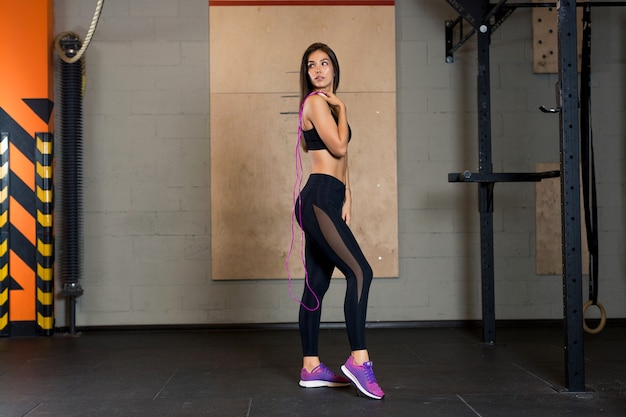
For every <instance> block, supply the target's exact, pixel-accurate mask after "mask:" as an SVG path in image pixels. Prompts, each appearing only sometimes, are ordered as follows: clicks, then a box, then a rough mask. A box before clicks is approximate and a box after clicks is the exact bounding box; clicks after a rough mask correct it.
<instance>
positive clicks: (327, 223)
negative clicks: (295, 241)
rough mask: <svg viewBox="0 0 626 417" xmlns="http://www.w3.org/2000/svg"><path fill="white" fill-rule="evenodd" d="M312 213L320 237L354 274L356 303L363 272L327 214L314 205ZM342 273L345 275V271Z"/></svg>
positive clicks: (359, 295)
mask: <svg viewBox="0 0 626 417" xmlns="http://www.w3.org/2000/svg"><path fill="white" fill-rule="evenodd" d="M313 211H314V212H315V217H316V219H317V223H318V225H319V228H320V230H321V232H322V235H324V239H326V242H327V243H328V245H329V246H330V247H331V248H332V250H333V251H334V252H335V253H336V254H337V256H338V257H339V258H340V259H341V260H342V261H343V262H345V264H346V265H347V266H348V268H350V269H351V270H352V272H353V273H354V277H355V279H356V283H357V302H359V301H361V292H362V291H363V271H362V270H361V267H360V265H359V263H358V262H357V260H356V259H355V258H354V256H353V255H352V253H351V252H350V250H349V249H348V247H347V246H346V244H345V243H344V242H343V239H342V238H341V235H340V234H339V231H338V230H337V228H336V227H335V224H334V223H333V221H332V220H331V218H330V217H329V216H328V214H326V213H325V212H324V210H322V209H321V208H319V207H317V206H315V205H314V206H313ZM342 272H344V273H345V271H342Z"/></svg>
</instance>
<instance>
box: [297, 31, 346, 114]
mask: <svg viewBox="0 0 626 417" xmlns="http://www.w3.org/2000/svg"><path fill="white" fill-rule="evenodd" d="M317 50H321V51H323V52H325V53H326V54H327V55H328V57H329V58H330V61H331V62H332V64H333V70H334V78H333V93H334V92H336V91H337V88H339V61H338V60H337V55H335V52H333V50H332V49H330V47H329V46H328V45H326V44H324V43H321V42H316V43H314V44H312V45H311V46H309V47H308V48H306V51H304V55H302V62H301V63H300V105H302V102H303V101H304V99H305V98H306V96H307V95H309V93H310V92H312V91H313V84H312V83H311V78H310V77H309V55H311V54H312V53H313V52H315V51H317Z"/></svg>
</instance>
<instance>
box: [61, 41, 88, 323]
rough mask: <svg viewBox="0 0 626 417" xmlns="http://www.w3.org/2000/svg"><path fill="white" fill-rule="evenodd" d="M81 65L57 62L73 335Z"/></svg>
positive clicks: (66, 291) (79, 232)
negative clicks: (58, 69) (58, 65)
mask: <svg viewBox="0 0 626 417" xmlns="http://www.w3.org/2000/svg"><path fill="white" fill-rule="evenodd" d="M60 44H61V47H62V48H63V50H64V52H65V55H66V56H68V57H72V56H74V55H75V54H76V51H78V50H79V49H80V41H79V39H78V38H77V37H76V38H72V37H70V38H68V39H64V40H61V42H60ZM83 65H84V58H81V59H79V60H78V61H76V62H73V63H67V62H65V61H63V60H62V61H61V63H60V90H61V91H60V95H59V97H60V103H59V113H60V122H61V125H60V126H59V128H60V142H61V193H60V194H61V219H62V220H61V227H60V232H61V233H60V238H61V243H62V248H61V250H60V251H59V252H60V259H59V272H60V275H61V280H62V283H63V289H62V292H63V295H65V296H66V297H67V301H68V307H69V308H68V316H69V317H68V319H69V331H70V333H71V334H74V333H76V297H79V296H80V295H82V294H83V289H82V287H81V285H80V278H81V275H82V255H83V254H82V247H83V245H82V243H83Z"/></svg>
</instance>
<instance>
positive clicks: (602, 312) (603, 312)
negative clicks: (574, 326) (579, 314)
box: [583, 300, 606, 334]
mask: <svg viewBox="0 0 626 417" xmlns="http://www.w3.org/2000/svg"><path fill="white" fill-rule="evenodd" d="M590 305H593V301H592V300H589V301H587V302H586V303H585V304H583V329H584V330H585V332H587V333H589V334H598V333H600V332H601V331H602V329H604V325H605V324H606V310H605V309H604V306H603V305H602V303H596V306H598V308H599V309H600V324H598V327H596V328H594V329H590V328H589V327H588V326H587V323H586V322H585V311H587V308H588V307H589V306H590Z"/></svg>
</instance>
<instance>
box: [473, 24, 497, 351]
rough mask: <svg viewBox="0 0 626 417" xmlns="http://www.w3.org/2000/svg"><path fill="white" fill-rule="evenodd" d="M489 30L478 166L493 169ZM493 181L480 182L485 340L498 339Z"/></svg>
mask: <svg viewBox="0 0 626 417" xmlns="http://www.w3.org/2000/svg"><path fill="white" fill-rule="evenodd" d="M490 43H491V34H490V31H489V30H486V31H485V32H481V31H479V32H478V75H477V90H478V102H477V105H478V164H479V165H478V169H479V172H480V173H481V174H491V173H492V172H493V164H492V156H491V83H490V71H489V65H490V62H489V48H490ZM493 186H494V183H493V182H486V183H479V184H478V204H479V207H478V210H479V212H480V261H481V263H480V267H481V282H482V291H481V293H482V314H483V342H484V343H489V344H493V343H495V341H496V316H495V291H494V268H493V263H494V256H493Z"/></svg>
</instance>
